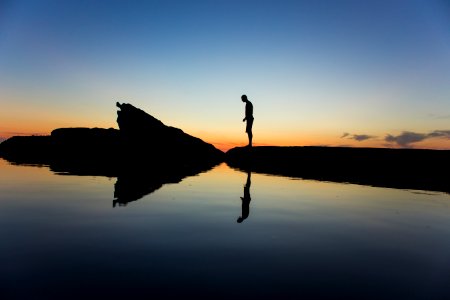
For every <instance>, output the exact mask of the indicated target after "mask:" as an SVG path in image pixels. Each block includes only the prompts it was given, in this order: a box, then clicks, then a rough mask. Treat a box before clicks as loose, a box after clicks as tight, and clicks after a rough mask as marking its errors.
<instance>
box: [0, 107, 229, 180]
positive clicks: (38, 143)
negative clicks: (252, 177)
mask: <svg viewBox="0 0 450 300" xmlns="http://www.w3.org/2000/svg"><path fill="white" fill-rule="evenodd" d="M117 106H118V107H119V108H120V110H119V111H118V112H117V115H118V116H117V122H118V124H119V128H120V130H117V129H112V128H110V129H103V128H59V129H55V130H53V131H52V133H51V135H50V136H28V137H24V136H20V137H12V138H10V139H8V140H6V141H4V142H3V143H1V144H0V156H1V157H4V158H6V159H8V160H10V161H13V162H16V163H29V164H48V165H50V166H51V167H52V169H54V170H57V171H58V172H74V173H83V172H84V173H96V172H97V171H100V173H107V174H118V173H121V172H122V171H123V170H133V169H136V168H137V167H139V168H142V167H145V166H148V167H149V166H155V165H158V166H168V165H171V166H177V165H180V164H182V165H183V166H190V167H195V169H201V168H204V167H207V168H209V167H211V166H213V165H215V164H217V163H218V162H221V161H222V160H223V155H224V153H223V152H222V151H220V150H218V149H216V148H215V147H214V146H213V145H211V144H208V143H205V142H204V141H202V140H201V139H199V138H196V137H193V136H190V135H188V134H186V133H184V132H183V131H182V130H180V129H178V128H174V127H169V126H166V125H164V124H163V123H162V122H161V121H159V120H158V119H156V118H154V117H153V116H151V115H149V114H147V113H146V112H144V111H143V110H141V109H138V108H136V107H134V106H133V105H131V104H126V103H124V104H120V103H117Z"/></svg>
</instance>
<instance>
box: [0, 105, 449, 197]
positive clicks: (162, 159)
mask: <svg viewBox="0 0 450 300" xmlns="http://www.w3.org/2000/svg"><path fill="white" fill-rule="evenodd" d="M117 106H118V107H119V109H120V110H119V111H118V112H117V115H118V117H117V123H118V125H119V128H120V129H119V130H117V129H112V128H110V129H103V128H60V129H55V130H53V132H52V133H51V135H49V136H15V137H11V138H9V139H8V140H6V141H4V142H2V143H0V157H3V158H5V159H6V160H8V161H9V162H11V163H15V164H33V165H35V164H38V165H47V166H49V167H50V169H51V170H52V171H53V172H55V173H59V174H73V175H96V176H108V177H117V178H118V180H117V183H116V186H115V198H116V199H115V202H114V205H116V204H119V205H125V204H126V203H128V202H130V201H134V200H137V199H139V198H141V197H143V196H144V195H147V194H149V193H152V192H153V191H155V190H157V189H158V188H160V187H161V186H162V185H164V184H166V183H176V182H179V181H181V180H182V179H183V178H184V177H186V176H191V175H195V174H198V173H200V172H203V171H207V170H209V169H211V168H212V167H213V166H215V165H216V164H218V163H220V162H223V161H226V162H227V163H228V164H229V165H230V166H231V167H233V168H236V169H241V170H245V171H246V172H260V173H267V174H274V175H282V176H289V177H295V178H304V179H314V180H323V181H334V182H347V183H355V184H363V185H371V186H379V187H390V188H402V189H418V190H430V191H441V192H447V193H450V184H449V183H450V175H449V173H448V169H449V167H450V151H447V150H445V151H444V150H419V149H382V148H344V147H253V148H246V147H245V148H239V147H238V148H234V149H231V150H229V151H228V152H227V153H226V154H224V153H223V152H222V151H220V150H218V149H216V148H215V147H214V146H213V145H211V144H208V143H205V142H204V141H202V140H201V139H199V138H196V137H193V136H191V135H188V134H186V133H184V132H183V131H182V130H181V129H178V128H174V127H170V126H166V125H164V124H163V123H162V122H161V121H159V120H158V119H156V118H154V117H153V116H151V115H149V114H147V113H146V112H144V111H143V110H141V109H138V108H136V107H134V106H132V105H131V104H120V103H117Z"/></svg>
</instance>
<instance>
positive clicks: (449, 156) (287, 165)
mask: <svg viewBox="0 0 450 300" xmlns="http://www.w3.org/2000/svg"><path fill="white" fill-rule="evenodd" d="M226 162H227V164H228V165H230V166H231V167H234V168H237V169H241V170H245V171H247V172H249V171H251V172H259V173H266V174H274V175H282V176H288V177H297V178H303V179H313V180H323V181H334V182H346V183H356V184H363V185H371V186H379V187H390V188H402V189H419V190H430V191H442V192H447V193H450V185H449V182H450V176H449V175H448V172H447V171H446V170H448V169H449V168H450V151H448V150H424V149H386V148H347V147H253V148H247V147H244V148H242V147H238V148H233V149H230V150H229V151H228V152H227V153H226Z"/></svg>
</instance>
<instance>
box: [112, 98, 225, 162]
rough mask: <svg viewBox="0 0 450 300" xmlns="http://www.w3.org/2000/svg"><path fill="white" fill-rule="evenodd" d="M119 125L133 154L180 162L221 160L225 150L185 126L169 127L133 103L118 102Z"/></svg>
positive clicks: (126, 152)
mask: <svg viewBox="0 0 450 300" xmlns="http://www.w3.org/2000/svg"><path fill="white" fill-rule="evenodd" d="M116 105H117V107H119V108H120V110H119V111H118V112H117V124H118V125H119V128H120V135H121V137H122V142H123V144H124V145H127V147H124V148H123V150H124V152H125V154H126V155H129V156H130V158H131V157H135V156H136V155H137V157H146V156H148V155H150V156H153V157H154V158H155V159H157V160H158V161H159V160H161V159H164V160H166V161H173V162H176V163H189V162H195V163H198V164H201V163H203V162H205V161H207V162H220V161H222V160H223V158H224V153H223V152H222V151H220V150H218V149H216V148H215V147H214V146H213V145H211V144H208V143H205V142H204V141H202V140H201V139H199V138H196V137H193V136H191V135H189V134H186V133H184V132H183V131H182V130H181V129H179V128H175V127H171V126H166V125H164V124H163V123H162V122H161V121H160V120H158V119H156V118H154V117H153V116H151V115H149V114H147V113H145V112H144V111H143V110H141V109H138V108H136V107H134V106H133V105H131V104H120V103H116Z"/></svg>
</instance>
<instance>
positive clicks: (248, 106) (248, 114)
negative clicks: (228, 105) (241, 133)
mask: <svg viewBox="0 0 450 300" xmlns="http://www.w3.org/2000/svg"><path fill="white" fill-rule="evenodd" d="M241 99H242V102H245V118H244V120H242V122H245V121H247V126H246V127H245V132H247V135H248V147H252V139H253V133H252V126H253V104H252V103H251V102H250V101H249V100H248V99H247V96H246V95H242V97H241Z"/></svg>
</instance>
